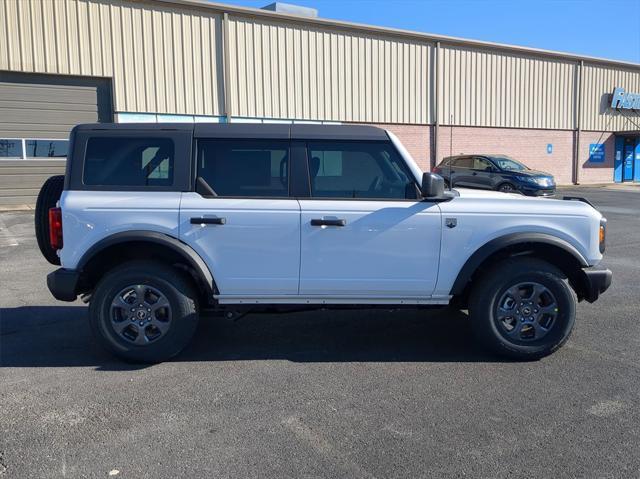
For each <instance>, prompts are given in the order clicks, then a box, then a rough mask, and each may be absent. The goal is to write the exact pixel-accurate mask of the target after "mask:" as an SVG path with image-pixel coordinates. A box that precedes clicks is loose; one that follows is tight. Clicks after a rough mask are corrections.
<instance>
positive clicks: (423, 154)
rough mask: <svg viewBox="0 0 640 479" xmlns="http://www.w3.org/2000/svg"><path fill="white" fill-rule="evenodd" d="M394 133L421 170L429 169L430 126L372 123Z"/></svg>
mask: <svg viewBox="0 0 640 479" xmlns="http://www.w3.org/2000/svg"><path fill="white" fill-rule="evenodd" d="M373 126H378V127H380V128H384V129H385V130H389V131H390V132H392V133H393V134H394V135H396V136H397V137H398V138H399V139H400V141H401V142H402V144H403V145H404V147H405V148H406V149H407V150H408V151H409V153H411V156H412V157H413V159H414V160H416V163H418V166H419V167H420V168H421V169H422V170H423V171H430V170H431V165H430V163H429V161H430V160H429V158H430V156H429V155H430V153H429V152H430V151H431V128H432V127H431V126H429V125H390V124H380V125H373Z"/></svg>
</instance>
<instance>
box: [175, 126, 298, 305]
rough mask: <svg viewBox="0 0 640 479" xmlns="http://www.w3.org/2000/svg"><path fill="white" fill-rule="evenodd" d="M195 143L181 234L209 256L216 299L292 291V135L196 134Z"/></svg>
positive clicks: (294, 217) (294, 224)
mask: <svg viewBox="0 0 640 479" xmlns="http://www.w3.org/2000/svg"><path fill="white" fill-rule="evenodd" d="M287 137H288V130H287ZM195 151H196V172H195V174H196V176H197V178H198V180H197V181H198V185H197V187H196V190H197V191H196V192H189V193H184V194H183V196H182V203H181V207H180V237H181V239H182V240H183V241H185V242H186V243H188V244H189V245H190V246H192V247H193V248H194V249H195V250H196V251H197V252H198V253H199V254H200V255H201V256H202V258H203V259H204V260H205V261H206V262H207V263H208V265H209V268H210V269H211V271H212V273H213V276H214V278H215V281H216V284H217V286H218V289H219V292H220V299H221V300H223V301H224V300H225V299H228V300H234V298H235V299H239V298H244V299H247V298H254V299H259V298H264V297H269V296H274V295H278V296H282V295H284V296H287V295H297V293H298V278H299V267H300V207H299V204H298V202H297V201H296V200H295V199H293V198H290V197H289V177H290V174H289V163H290V162H289V140H288V139H286V138H262V139H254V140H248V139H244V138H230V139H226V138H198V139H197V140H196V148H195Z"/></svg>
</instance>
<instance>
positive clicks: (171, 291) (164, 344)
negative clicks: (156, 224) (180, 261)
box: [89, 261, 199, 363]
mask: <svg viewBox="0 0 640 479" xmlns="http://www.w3.org/2000/svg"><path fill="white" fill-rule="evenodd" d="M138 288H139V289H138ZM130 290H132V291H133V293H132V294H129V293H124V294H123V292H124V291H130ZM140 291H144V292H143V293H141V295H140V296H139V295H138V294H137V293H138V292H140ZM143 295H144V296H145V297H144V300H143V301H142V302H141V301H140V298H141V296H143ZM156 297H158V301H157V302H155V303H154V302H152V300H153V299H155V298H156ZM117 298H121V299H125V302H124V303H123V302H120V301H118V299H117ZM162 299H164V300H166V303H167V305H168V308H169V309H168V310H167V307H162V306H161V304H163V303H164V301H161V300H162ZM123 304H126V307H123ZM114 305H115V306H114ZM158 305H160V306H158ZM139 306H144V307H139ZM130 307H131V308H130ZM154 307H157V308H159V309H155V308H154ZM151 308H154V309H153V310H152V309H151ZM132 310H133V312H132ZM141 311H142V312H141ZM143 313H148V314H143ZM198 316H199V315H198V301H197V295H196V294H195V289H194V287H193V284H192V282H191V280H190V278H188V277H187V276H186V275H184V274H183V273H182V272H181V271H178V270H176V269H175V268H172V267H171V266H168V265H165V264H162V263H159V262H154V261H131V262H128V263H125V264H123V265H121V266H118V267H116V268H114V269H113V270H112V271H109V272H108V273H107V274H106V275H105V276H104V278H102V279H101V280H100V282H99V283H98V285H97V287H96V289H95V291H94V293H93V295H92V297H91V303H90V305H89V322H90V324H91V329H92V332H93V334H94V337H95V338H96V340H97V341H98V342H99V343H100V344H101V345H102V346H103V347H104V348H105V349H107V350H108V351H110V352H111V353H113V354H114V355H116V356H118V357H119V358H121V359H124V360H125V361H130V362H142V363H157V362H161V361H166V360H167V359H170V358H172V357H173V356H175V355H177V354H178V353H180V351H182V350H183V349H184V348H185V346H186V345H187V344H188V343H189V341H190V340H191V338H192V337H193V334H194V333H195V330H196V326H197V324H198ZM131 317H135V320H134V319H131ZM139 320H141V322H140V321H139ZM142 323H145V324H144V326H143V327H142V328H140V327H139V326H140V324H142ZM156 325H158V326H160V327H161V328H162V329H163V331H162V332H161V334H160V335H159V336H156V334H155V333H156V332H160V331H161V329H159V328H158V327H157V326H156ZM141 332H142V334H143V335H144V337H143V338H142V339H140V340H139V338H140V336H139V335H140V334H141ZM136 333H137V334H136ZM138 340H139V342H137V341H138Z"/></svg>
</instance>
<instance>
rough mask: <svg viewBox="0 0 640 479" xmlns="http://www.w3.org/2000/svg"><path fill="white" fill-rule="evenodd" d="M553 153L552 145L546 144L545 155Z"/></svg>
mask: <svg viewBox="0 0 640 479" xmlns="http://www.w3.org/2000/svg"><path fill="white" fill-rule="evenodd" d="M551 153H553V145H552V144H551V143H547V155H550V154H551Z"/></svg>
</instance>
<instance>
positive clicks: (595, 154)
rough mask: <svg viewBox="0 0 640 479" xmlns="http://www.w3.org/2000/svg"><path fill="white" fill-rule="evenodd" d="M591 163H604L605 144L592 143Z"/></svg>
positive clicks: (590, 149) (590, 151)
mask: <svg viewBox="0 0 640 479" xmlns="http://www.w3.org/2000/svg"><path fill="white" fill-rule="evenodd" d="M589 162H590V163H604V143H591V144H590V145H589Z"/></svg>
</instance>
